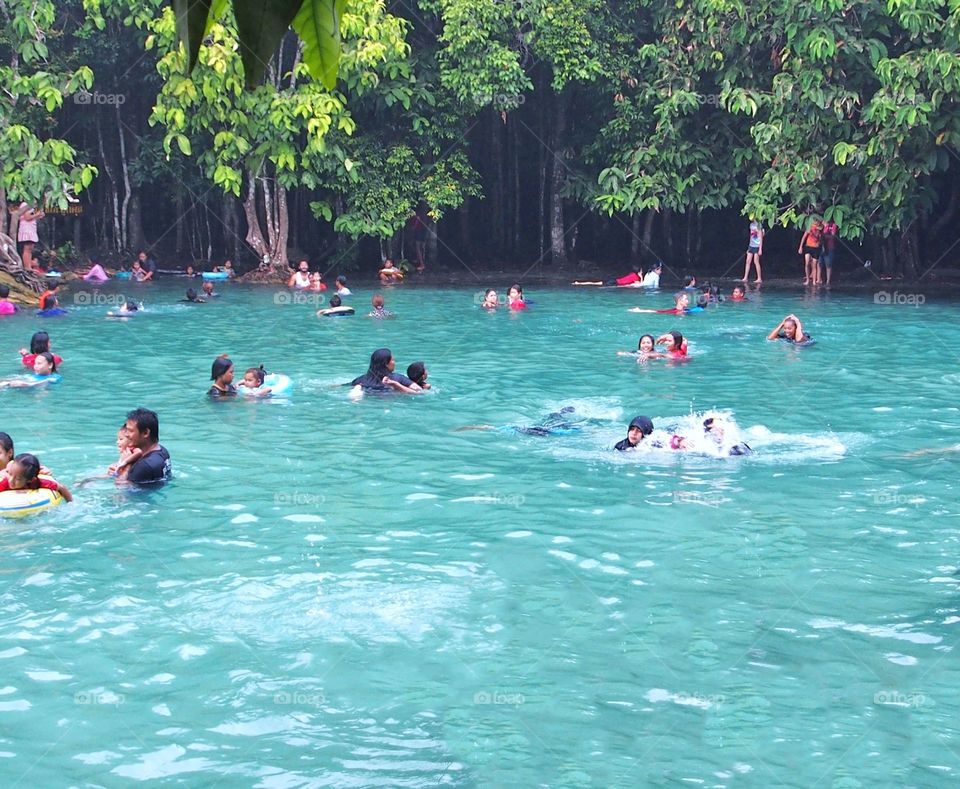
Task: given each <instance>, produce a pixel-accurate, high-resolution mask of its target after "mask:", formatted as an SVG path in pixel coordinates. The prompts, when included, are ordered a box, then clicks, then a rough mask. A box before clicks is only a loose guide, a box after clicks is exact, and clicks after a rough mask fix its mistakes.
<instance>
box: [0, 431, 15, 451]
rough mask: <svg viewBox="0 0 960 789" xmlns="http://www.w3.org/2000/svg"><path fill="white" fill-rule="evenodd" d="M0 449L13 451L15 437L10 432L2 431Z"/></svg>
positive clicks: (0, 433)
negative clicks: (11, 436)
mask: <svg viewBox="0 0 960 789" xmlns="http://www.w3.org/2000/svg"><path fill="white" fill-rule="evenodd" d="M0 449H2V450H3V451H4V452H13V439H12V438H10V434H9V433H2V432H0Z"/></svg>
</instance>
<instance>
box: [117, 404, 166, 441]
mask: <svg viewBox="0 0 960 789" xmlns="http://www.w3.org/2000/svg"><path fill="white" fill-rule="evenodd" d="M127 422H133V423H134V424H136V426H137V430H138V431H139V432H140V433H142V432H143V431H144V430H147V431H149V433H150V440H151V441H153V442H154V443H156V442H157V441H159V440H160V419H159V418H158V417H157V412H156V411H151V410H150V409H149V408H142V407H141V408H134V409H133V411H131V412H130V413H128V414H127ZM124 426H126V423H124Z"/></svg>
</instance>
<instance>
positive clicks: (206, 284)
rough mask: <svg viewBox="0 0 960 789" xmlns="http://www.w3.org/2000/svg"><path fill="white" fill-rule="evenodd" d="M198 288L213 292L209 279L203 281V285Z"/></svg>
mask: <svg viewBox="0 0 960 789" xmlns="http://www.w3.org/2000/svg"><path fill="white" fill-rule="evenodd" d="M200 287H202V288H210V290H213V282H212V281H211V280H209V279H205V280H204V281H203V285H201V286H200Z"/></svg>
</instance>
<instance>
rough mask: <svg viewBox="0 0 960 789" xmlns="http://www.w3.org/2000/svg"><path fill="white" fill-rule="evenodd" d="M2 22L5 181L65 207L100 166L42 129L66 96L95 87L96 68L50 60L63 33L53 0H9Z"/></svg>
mask: <svg viewBox="0 0 960 789" xmlns="http://www.w3.org/2000/svg"><path fill="white" fill-rule="evenodd" d="M0 22H2V25H0V53H4V54H5V57H4V61H5V62H4V64H3V65H0V186H2V187H3V188H4V189H5V190H6V192H7V195H8V197H9V198H11V199H13V200H26V201H27V202H29V203H32V204H35V205H40V204H42V203H43V202H44V200H45V199H46V201H47V202H48V203H49V204H54V205H57V206H59V207H61V208H65V207H66V206H67V203H68V201H67V192H68V191H71V190H72V191H74V192H79V191H81V190H83V189H85V188H87V187H88V186H89V185H90V184H91V183H92V181H93V178H94V176H95V175H96V174H97V169H96V168H95V167H93V166H91V165H89V164H85V163H83V162H79V161H77V152H76V151H75V150H74V148H73V147H72V146H71V145H69V144H68V143H67V142H66V141H64V140H61V139H56V138H53V137H47V138H44V137H42V136H41V135H42V134H43V132H44V131H45V130H47V129H49V128H50V127H51V126H52V125H53V121H52V117H51V116H52V115H53V113H55V112H57V110H59V109H60V108H61V107H62V106H63V102H64V99H65V98H67V97H69V96H71V95H74V94H76V93H78V92H80V91H85V90H88V89H89V88H90V87H92V85H93V72H92V71H91V70H90V69H89V68H88V67H86V66H80V67H78V68H76V69H74V70H70V69H58V68H57V67H55V66H54V65H53V64H52V63H51V62H50V51H49V43H50V41H51V38H53V39H55V38H56V36H57V35H58V32H57V30H56V22H57V17H56V5H55V4H54V3H53V2H52V0H8V1H7V2H5V3H4V4H3V5H2V6H0Z"/></svg>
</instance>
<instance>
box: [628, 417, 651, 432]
mask: <svg viewBox="0 0 960 789" xmlns="http://www.w3.org/2000/svg"><path fill="white" fill-rule="evenodd" d="M630 427H631V428H634V427H636V428H639V429H640V432H641V433H643V434H644V435H645V436H649V435H650V434H651V433H652V432H653V422H652V421H651V420H650V417H649V416H635V417H634V418H633V421H632V422H631V423H630Z"/></svg>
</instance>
